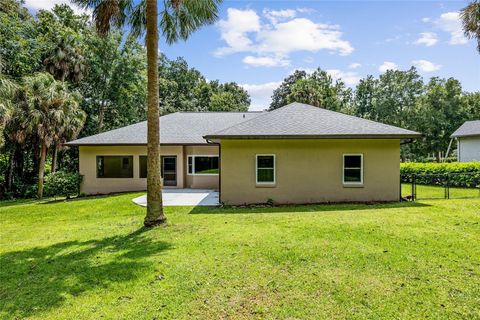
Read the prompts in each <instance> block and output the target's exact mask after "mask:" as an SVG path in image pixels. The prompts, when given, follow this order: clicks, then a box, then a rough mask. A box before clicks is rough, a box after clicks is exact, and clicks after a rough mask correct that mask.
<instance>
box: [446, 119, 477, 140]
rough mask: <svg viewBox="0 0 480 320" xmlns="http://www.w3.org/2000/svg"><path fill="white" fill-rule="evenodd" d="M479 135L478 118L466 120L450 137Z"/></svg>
mask: <svg viewBox="0 0 480 320" xmlns="http://www.w3.org/2000/svg"><path fill="white" fill-rule="evenodd" d="M469 136H480V120H474V121H466V122H465V123H464V124H462V125H461V126H460V128H458V129H457V130H455V132H454V133H452V135H451V136H450V137H452V138H458V137H469Z"/></svg>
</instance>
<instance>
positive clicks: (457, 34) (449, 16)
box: [435, 12, 468, 45]
mask: <svg viewBox="0 0 480 320" xmlns="http://www.w3.org/2000/svg"><path fill="white" fill-rule="evenodd" d="M435 24H436V25H437V27H438V28H439V29H440V30H442V31H445V32H448V33H450V41H449V42H448V43H449V44H451V45H457V44H466V43H467V42H468V39H467V38H465V36H464V34H463V30H462V24H461V22H460V14H459V13H458V12H446V13H443V14H441V15H440V18H439V19H438V20H437V21H436V22H435Z"/></svg>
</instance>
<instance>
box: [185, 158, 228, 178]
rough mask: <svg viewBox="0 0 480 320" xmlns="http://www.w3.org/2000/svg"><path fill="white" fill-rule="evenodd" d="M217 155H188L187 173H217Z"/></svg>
mask: <svg viewBox="0 0 480 320" xmlns="http://www.w3.org/2000/svg"><path fill="white" fill-rule="evenodd" d="M219 171H220V170H219V166H218V156H188V174H190V175H197V174H198V175H217V174H218V172H219Z"/></svg>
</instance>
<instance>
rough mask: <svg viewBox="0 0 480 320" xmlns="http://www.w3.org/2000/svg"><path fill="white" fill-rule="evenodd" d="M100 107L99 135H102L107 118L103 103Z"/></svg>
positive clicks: (101, 102)
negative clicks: (104, 120)
mask: <svg viewBox="0 0 480 320" xmlns="http://www.w3.org/2000/svg"><path fill="white" fill-rule="evenodd" d="M98 105H99V108H98V133H101V132H102V129H103V119H104V118H105V106H104V102H103V101H100V103H99V104H98Z"/></svg>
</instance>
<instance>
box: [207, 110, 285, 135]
mask: <svg viewBox="0 0 480 320" xmlns="http://www.w3.org/2000/svg"><path fill="white" fill-rule="evenodd" d="M282 108H283V107H282ZM278 109H281V108H278ZM278 109H275V110H278ZM275 110H272V111H262V113H263V114H262V115H259V116H258V117H255V118H252V119H248V120H245V121H242V122H239V123H237V124H234V125H233V126H230V127H226V128H223V129H222V130H220V131H215V132H214V133H211V134H209V135H215V134H218V133H220V132H222V131H225V130H227V129H230V128H234V127H236V126H239V125H241V124H245V123H247V122H250V121H252V120H255V119H258V118H261V117H264V116H266V115H269V114H271V113H272V112H273V111H275Z"/></svg>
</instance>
